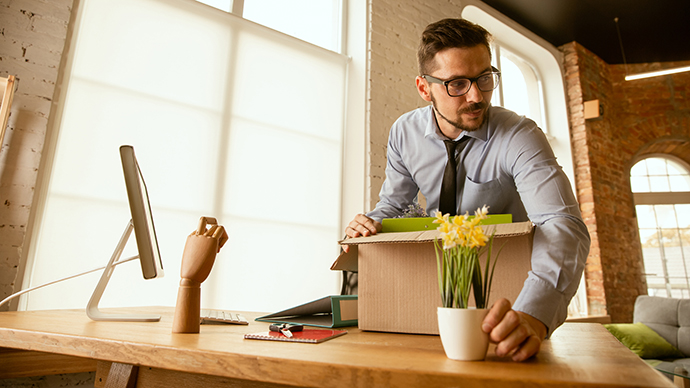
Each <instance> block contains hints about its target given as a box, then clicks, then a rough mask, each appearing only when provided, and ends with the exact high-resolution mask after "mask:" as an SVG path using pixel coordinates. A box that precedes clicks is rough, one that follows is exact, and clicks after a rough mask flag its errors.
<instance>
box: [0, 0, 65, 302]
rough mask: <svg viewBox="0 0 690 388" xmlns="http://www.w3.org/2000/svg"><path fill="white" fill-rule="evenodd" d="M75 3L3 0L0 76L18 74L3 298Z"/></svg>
mask: <svg viewBox="0 0 690 388" xmlns="http://www.w3.org/2000/svg"><path fill="white" fill-rule="evenodd" d="M72 3H73V0H13V1H5V0H2V1H0V76H3V77H7V75H9V74H12V75H14V76H16V77H17V82H16V91H15V95H14V101H13V104H12V109H11V115H10V119H9V124H8V128H7V132H6V134H5V139H4V141H3V143H4V144H2V145H1V147H2V148H0V299H4V298H5V297H6V296H8V295H10V294H12V293H13V292H14V290H15V288H17V289H18V288H19V285H20V284H21V279H18V276H17V275H18V269H19V263H20V259H21V257H22V249H23V243H24V239H25V236H26V231H27V222H28V219H29V211H30V210H31V206H32V201H33V197H34V188H35V184H36V178H37V174H38V169H39V164H40V161H41V154H42V150H43V143H44V140H45V136H46V128H47V126H48V120H49V116H50V111H51V107H52V101H53V95H54V93H55V83H56V80H57V78H58V68H59V65H60V61H61V59H62V52H63V49H64V47H65V39H66V36H67V27H68V24H69V20H70V14H71V10H72ZM7 309H8V306H7V305H5V306H3V307H2V308H0V310H7Z"/></svg>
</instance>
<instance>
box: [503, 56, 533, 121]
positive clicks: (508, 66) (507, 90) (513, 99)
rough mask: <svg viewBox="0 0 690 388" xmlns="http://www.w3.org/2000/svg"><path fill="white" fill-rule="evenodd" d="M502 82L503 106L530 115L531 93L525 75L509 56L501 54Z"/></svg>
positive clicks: (520, 113)
mask: <svg viewBox="0 0 690 388" xmlns="http://www.w3.org/2000/svg"><path fill="white" fill-rule="evenodd" d="M501 82H502V83H503V107H504V108H506V109H510V110H512V111H513V112H515V113H517V114H519V115H522V116H527V117H529V116H530V109H529V95H528V94H527V84H526V82H525V76H524V75H523V74H522V71H520V68H518V67H517V65H516V64H515V62H513V61H512V60H511V59H510V58H509V57H506V56H503V55H502V56H501Z"/></svg>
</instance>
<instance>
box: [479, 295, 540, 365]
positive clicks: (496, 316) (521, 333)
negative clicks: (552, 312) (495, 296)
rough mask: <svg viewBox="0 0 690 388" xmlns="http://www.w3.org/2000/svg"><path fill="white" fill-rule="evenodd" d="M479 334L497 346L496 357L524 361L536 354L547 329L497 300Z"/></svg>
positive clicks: (538, 321)
mask: <svg viewBox="0 0 690 388" xmlns="http://www.w3.org/2000/svg"><path fill="white" fill-rule="evenodd" d="M482 330H484V332H485V333H489V340H490V341H491V342H493V343H495V344H496V355H497V356H499V357H503V356H511V357H512V359H513V361H524V360H526V359H528V358H530V357H532V356H534V355H535V354H537V353H538V352H539V348H540V347H541V341H542V340H544V338H546V326H545V325H544V324H543V323H542V322H541V321H540V320H538V319H536V318H534V317H533V316H531V315H529V314H526V313H523V312H521V311H515V310H513V309H512V308H511V305H510V302H509V301H508V300H507V299H500V300H499V301H497V302H496V303H494V305H493V306H492V307H491V309H490V310H489V313H488V314H487V315H486V318H484V322H483V323H482Z"/></svg>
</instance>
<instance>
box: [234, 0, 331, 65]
mask: <svg viewBox="0 0 690 388" xmlns="http://www.w3.org/2000/svg"><path fill="white" fill-rule="evenodd" d="M242 16H243V17H244V18H245V19H247V20H251V21H253V22H256V23H259V24H262V25H264V26H266V27H269V28H272V29H274V30H278V31H280V32H283V33H285V34H288V35H291V36H294V37H296V38H299V39H302V40H304V41H307V42H309V43H313V44H315V45H317V46H321V47H323V48H326V49H329V50H332V51H336V52H339V51H340V35H341V34H340V28H341V21H340V19H341V17H340V0H290V1H285V0H244V10H243V15H242Z"/></svg>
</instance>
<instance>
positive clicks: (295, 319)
mask: <svg viewBox="0 0 690 388" xmlns="http://www.w3.org/2000/svg"><path fill="white" fill-rule="evenodd" d="M256 320H257V321H262V322H277V323H291V324H299V325H307V326H318V327H344V326H356V325H357V295H331V296H326V297H323V298H321V299H317V300H314V301H312V302H309V303H305V304H301V305H299V306H296V307H292V308H289V309H287V310H283V311H279V312H277V313H273V314H268V315H264V316H262V317H258V318H256Z"/></svg>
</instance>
